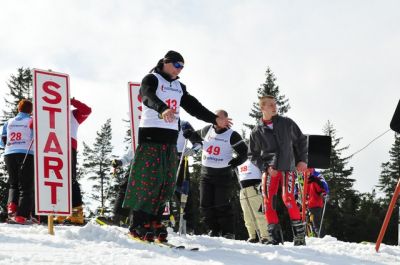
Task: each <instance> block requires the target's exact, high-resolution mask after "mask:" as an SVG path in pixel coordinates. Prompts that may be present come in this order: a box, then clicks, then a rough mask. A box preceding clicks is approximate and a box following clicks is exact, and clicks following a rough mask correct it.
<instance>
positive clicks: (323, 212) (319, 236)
mask: <svg viewBox="0 0 400 265" xmlns="http://www.w3.org/2000/svg"><path fill="white" fill-rule="evenodd" d="M326 201H327V199H326V198H325V202H324V209H322V217H321V223H320V225H319V230H318V238H321V231H322V223H323V222H324V215H325V208H326Z"/></svg>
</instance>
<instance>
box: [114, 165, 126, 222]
mask: <svg viewBox="0 0 400 265" xmlns="http://www.w3.org/2000/svg"><path fill="white" fill-rule="evenodd" d="M128 179H129V170H128V171H127V172H126V173H125V176H124V179H123V180H122V181H121V183H120V184H119V191H118V194H117V198H116V200H115V203H114V210H113V213H114V216H117V215H119V216H120V217H128V216H129V208H122V203H123V202H124V199H125V192H126V187H127V186H128Z"/></svg>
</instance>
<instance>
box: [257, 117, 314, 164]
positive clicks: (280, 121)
mask: <svg viewBox="0 0 400 265" xmlns="http://www.w3.org/2000/svg"><path fill="white" fill-rule="evenodd" d="M272 123H273V129H271V128H269V127H268V126H266V125H264V124H263V123H262V121H261V120H260V122H259V123H258V124H257V125H256V127H254V129H253V130H252V132H251V134H250V160H251V161H252V162H253V163H254V164H255V165H257V166H258V168H259V169H260V170H261V171H265V170H266V169H267V168H268V166H272V167H273V168H274V169H277V170H281V171H294V170H295V168H296V164H297V163H298V162H300V161H302V162H305V163H307V162H308V161H307V137H306V136H305V135H304V134H303V133H302V132H301V130H300V128H299V127H298V126H297V124H296V123H295V122H294V121H293V120H291V119H290V118H287V117H282V116H278V115H276V116H274V117H272Z"/></svg>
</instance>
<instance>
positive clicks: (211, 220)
mask: <svg viewBox="0 0 400 265" xmlns="http://www.w3.org/2000/svg"><path fill="white" fill-rule="evenodd" d="M231 192H232V176H231V174H227V175H219V176H213V175H206V174H203V175H202V176H201V179H200V210H201V212H202V215H203V216H204V220H205V222H206V224H207V225H208V227H209V229H210V230H211V232H212V233H214V234H215V233H221V234H222V235H225V234H228V233H231V234H233V233H234V223H235V222H234V214H233V211H232V206H231V201H230V200H231V197H232V196H231Z"/></svg>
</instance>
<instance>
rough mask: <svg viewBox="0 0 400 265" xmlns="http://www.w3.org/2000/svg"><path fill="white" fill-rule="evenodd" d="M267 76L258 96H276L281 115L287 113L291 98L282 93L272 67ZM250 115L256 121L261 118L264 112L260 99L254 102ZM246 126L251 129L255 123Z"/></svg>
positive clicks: (258, 90)
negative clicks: (261, 109)
mask: <svg viewBox="0 0 400 265" xmlns="http://www.w3.org/2000/svg"><path fill="white" fill-rule="evenodd" d="M265 76H266V80H265V82H264V83H263V84H261V86H260V87H259V88H258V89H257V97H258V98H259V97H262V96H266V95H270V96H274V97H275V99H276V105H277V106H278V113H279V115H284V114H286V113H287V112H288V111H289V109H290V105H289V99H286V98H285V95H280V92H279V86H277V85H276V84H275V81H276V77H275V75H274V73H273V72H272V71H271V68H269V67H268V68H267V71H266V72H265ZM249 116H250V117H251V118H253V119H254V120H255V122H256V123H257V122H258V120H260V119H261V117H262V113H261V111H260V107H259V105H258V101H257V102H254V103H253V107H252V109H251V112H250V113H249ZM244 126H246V127H247V128H250V129H252V128H254V125H252V124H244Z"/></svg>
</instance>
